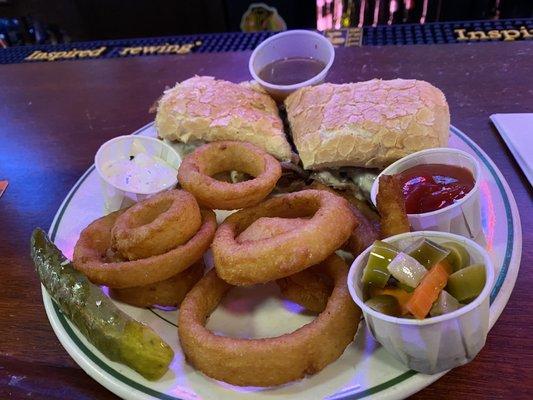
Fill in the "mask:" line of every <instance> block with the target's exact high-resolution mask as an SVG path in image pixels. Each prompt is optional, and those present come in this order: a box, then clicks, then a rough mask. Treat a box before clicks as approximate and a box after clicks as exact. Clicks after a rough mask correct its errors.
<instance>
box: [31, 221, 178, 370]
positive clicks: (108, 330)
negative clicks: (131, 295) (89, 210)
mask: <svg viewBox="0 0 533 400" xmlns="http://www.w3.org/2000/svg"><path fill="white" fill-rule="evenodd" d="M31 257H32V259H33V262H34V264H35V269H36V271H37V274H38V275H39V278H40V280H41V282H42V284H43V285H44V287H45V288H46V290H47V291H48V293H49V294H50V296H51V297H52V299H54V301H55V302H56V303H57V304H58V305H59V307H60V309H61V311H62V313H63V314H64V315H65V316H67V317H68V318H69V319H70V321H71V322H72V323H73V324H74V325H76V326H77V327H78V329H79V330H80V332H81V333H82V334H83V335H84V336H85V337H86V338H87V340H89V341H90V342H91V343H92V344H93V345H94V346H95V347H96V348H97V349H98V350H100V351H101V352H102V353H103V354H104V355H105V356H107V357H108V358H109V359H110V360H112V361H117V362H120V363H123V364H125V365H127V366H129V367H130V368H132V369H134V370H135V371H137V372H138V373H139V374H141V375H142V376H144V377H145V378H147V379H150V380H155V379H159V378H160V377H162V376H163V375H164V374H165V372H166V371H167V369H168V366H169V364H170V362H171V361H172V359H173V358H174V351H173V350H172V349H171V347H170V346H169V345H168V344H167V343H166V342H164V341H163V339H161V337H159V335H158V334H157V333H156V332H154V331H153V330H152V329H151V328H150V327H148V326H146V325H143V324H141V323H140V322H137V321H135V320H134V319H133V318H131V317H129V316H128V315H127V314H125V313H124V312H122V311H120V310H119V309H118V308H117V307H116V306H115V304H113V302H112V301H111V300H110V299H109V298H108V297H107V296H105V295H104V294H103V293H102V291H101V290H100V288H99V287H98V286H96V285H93V284H92V283H91V282H90V281H89V280H88V279H87V277H86V276H85V275H83V274H82V273H80V272H78V271H77V270H75V269H74V267H73V266H72V264H71V262H70V261H69V260H68V259H67V258H66V257H65V256H64V255H63V253H61V251H60V250H59V249H58V248H57V247H56V246H55V245H54V244H53V243H52V242H51V241H50V239H49V238H48V236H47V235H46V233H45V232H44V231H43V230H42V229H40V228H37V229H35V230H34V231H33V234H32V236H31Z"/></svg>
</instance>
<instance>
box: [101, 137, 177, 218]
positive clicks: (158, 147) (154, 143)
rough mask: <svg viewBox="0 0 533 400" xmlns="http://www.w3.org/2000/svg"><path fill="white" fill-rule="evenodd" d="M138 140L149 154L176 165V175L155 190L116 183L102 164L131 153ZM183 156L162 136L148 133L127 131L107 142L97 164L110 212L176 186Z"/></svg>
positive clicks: (105, 206) (107, 208)
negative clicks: (163, 139)
mask: <svg viewBox="0 0 533 400" xmlns="http://www.w3.org/2000/svg"><path fill="white" fill-rule="evenodd" d="M134 140H135V141H138V142H139V143H140V144H141V145H142V146H143V147H144V148H145V149H146V154H147V155H148V156H157V157H159V158H161V159H162V160H163V161H165V162H166V163H167V164H169V165H170V166H171V167H173V168H175V169H176V178H175V179H174V180H173V181H169V182H168V183H167V184H166V185H164V186H163V187H161V188H159V189H158V190H155V191H140V192H130V191H129V189H128V188H127V187H121V186H120V185H116V184H114V183H113V182H112V181H111V180H110V179H109V178H108V177H107V176H106V175H105V173H104V172H103V167H104V166H105V165H106V164H107V163H109V162H110V161H113V160H117V159H120V158H124V157H128V156H129V155H130V154H131V149H132V144H133V141H134ZM180 163H181V158H180V156H179V155H178V153H177V152H176V150H174V149H173V148H172V147H170V146H169V145H168V144H166V143H164V142H163V141H162V140H159V139H155V138H151V137H146V136H133V135H125V136H119V137H116V138H114V139H111V140H109V141H107V142H105V143H104V144H103V145H102V146H100V148H99V149H98V151H97V152H96V156H95V157H94V165H95V166H96V171H98V176H99V177H100V184H101V188H102V195H103V197H104V210H105V212H106V214H107V213H110V212H113V211H117V210H120V209H121V208H123V207H125V206H128V205H131V204H133V203H136V202H138V201H141V200H144V199H145V198H147V197H150V196H152V195H154V194H157V193H160V192H162V191H164V190H168V189H171V188H173V187H174V186H175V185H176V183H177V174H178V167H179V165H180Z"/></svg>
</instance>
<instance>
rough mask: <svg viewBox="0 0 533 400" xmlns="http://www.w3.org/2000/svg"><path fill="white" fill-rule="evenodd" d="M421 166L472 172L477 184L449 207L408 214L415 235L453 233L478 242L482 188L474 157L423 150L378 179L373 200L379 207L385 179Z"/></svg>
mask: <svg viewBox="0 0 533 400" xmlns="http://www.w3.org/2000/svg"><path fill="white" fill-rule="evenodd" d="M420 164H446V165H455V166H459V167H463V168H466V169H468V170H469V171H470V172H471V173H472V175H473V176H474V180H475V184H474V187H473V188H472V190H471V191H470V192H468V193H467V194H466V195H465V196H464V197H463V198H462V199H459V200H457V201H456V202H455V203H453V204H450V205H449V206H447V207H444V208H441V209H440V210H435V211H431V212H426V213H421V214H407V217H408V218H409V223H410V224H411V227H412V228H413V230H414V231H424V230H425V231H441V232H451V233H456V234H458V235H462V236H465V237H468V238H471V239H478V238H479V237H480V233H481V232H482V225H481V206H480V201H479V185H480V182H481V168H480V166H479V163H478V162H477V161H476V159H475V158H474V157H472V156H471V155H470V154H468V153H466V152H464V151H462V150H457V149H450V148H445V147H442V148H436V149H427V150H421V151H418V152H416V153H413V154H410V155H408V156H406V157H404V158H401V159H400V160H398V161H396V162H395V163H393V164H391V165H389V166H388V167H387V168H385V169H384V170H383V172H381V174H379V175H378V177H377V178H376V180H375V181H374V184H373V185H372V189H371V191H370V199H371V200H372V203H373V204H374V205H376V196H377V193H378V188H379V177H380V176H381V175H392V174H397V173H400V172H402V171H405V170H406V169H408V168H411V167H414V166H415V165H420Z"/></svg>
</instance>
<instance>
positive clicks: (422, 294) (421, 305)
mask: <svg viewBox="0 0 533 400" xmlns="http://www.w3.org/2000/svg"><path fill="white" fill-rule="evenodd" d="M447 281H448V269H447V267H445V266H444V265H443V264H442V263H438V264H435V265H434V266H433V267H431V269H430V270H429V272H428V273H427V274H426V275H425V276H424V279H422V282H420V285H418V287H417V288H416V289H415V291H414V292H413V296H412V297H411V299H410V300H409V302H408V303H407V309H408V310H409V312H410V313H411V314H413V315H414V316H415V317H416V318H418V319H424V318H426V316H427V315H428V313H429V310H430V309H431V306H432V305H433V303H434V302H435V300H437V298H438V297H439V295H440V292H441V290H442V289H444V287H445V286H446V282H447Z"/></svg>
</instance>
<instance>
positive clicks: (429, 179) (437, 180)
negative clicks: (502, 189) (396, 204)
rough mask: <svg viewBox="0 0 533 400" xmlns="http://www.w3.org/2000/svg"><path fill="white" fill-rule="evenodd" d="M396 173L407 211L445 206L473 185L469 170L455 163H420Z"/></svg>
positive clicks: (433, 209) (428, 210) (457, 198)
mask: <svg viewBox="0 0 533 400" xmlns="http://www.w3.org/2000/svg"><path fill="white" fill-rule="evenodd" d="M398 176H399V177H400V184H401V185H402V188H403V196H404V198H405V211H406V212H407V213H408V214H420V213H426V212H430V211H435V210H440V209H441V208H444V207H447V206H449V205H451V204H453V203H455V202H456V201H457V200H459V199H462V198H463V197H464V196H465V195H466V194H467V193H468V192H470V191H471V190H472V188H473V187H474V184H475V180H474V176H473V175H472V173H471V172H470V171H469V170H468V169H466V168H462V167H458V166H455V165H445V164H422V165H417V166H414V167H411V168H408V169H406V170H405V171H402V172H400V173H399V174H398Z"/></svg>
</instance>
